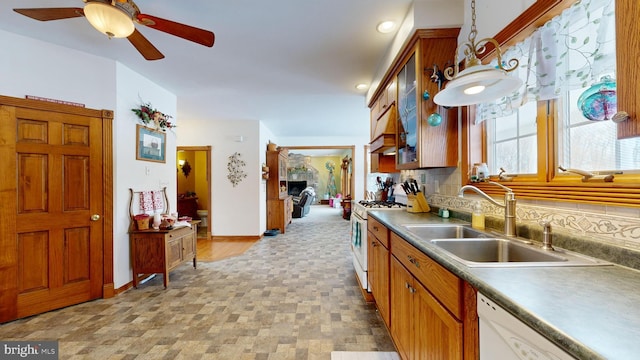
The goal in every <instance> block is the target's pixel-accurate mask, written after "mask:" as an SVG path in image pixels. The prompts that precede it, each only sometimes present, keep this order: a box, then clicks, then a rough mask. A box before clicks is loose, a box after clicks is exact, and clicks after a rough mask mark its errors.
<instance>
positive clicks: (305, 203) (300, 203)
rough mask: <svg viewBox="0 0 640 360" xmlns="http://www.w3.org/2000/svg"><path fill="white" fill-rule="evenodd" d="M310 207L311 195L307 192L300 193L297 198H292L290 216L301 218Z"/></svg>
mask: <svg viewBox="0 0 640 360" xmlns="http://www.w3.org/2000/svg"><path fill="white" fill-rule="evenodd" d="M310 207H311V197H310V196H309V194H308V193H304V194H302V195H301V196H300V197H298V198H294V199H293V213H292V214H291V216H292V217H293V218H296V219H297V218H301V217H304V216H305V215H306V214H307V213H308V212H309V208H310Z"/></svg>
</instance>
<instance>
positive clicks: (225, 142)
mask: <svg viewBox="0 0 640 360" xmlns="http://www.w3.org/2000/svg"><path fill="white" fill-rule="evenodd" d="M260 129H261V125H260V122H259V121H257V120H213V119H181V122H180V124H179V127H178V133H179V134H180V137H179V139H178V145H179V146H211V147H212V151H211V183H212V184H211V202H212V203H211V212H210V213H209V217H210V219H211V232H212V235H213V236H256V235H260V234H262V233H263V232H264V230H265V228H266V205H264V204H263V203H264V202H265V201H266V200H265V199H266V197H265V195H264V191H263V188H264V185H262V173H261V167H262V163H263V162H265V155H264V152H265V151H266V143H265V144H262V142H263V141H264V139H263V138H262V137H261V134H260ZM240 137H242V141H240ZM235 152H238V153H240V154H241V159H242V160H243V161H244V162H245V163H246V167H245V169H244V171H245V173H247V177H246V178H244V179H243V180H242V181H241V182H240V183H239V184H238V185H237V186H236V187H233V185H232V184H231V182H229V180H228V179H227V173H228V172H227V163H228V161H229V156H231V155H233V153H235ZM174 171H175V170H174Z"/></svg>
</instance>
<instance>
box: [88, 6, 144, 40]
mask: <svg viewBox="0 0 640 360" xmlns="http://www.w3.org/2000/svg"><path fill="white" fill-rule="evenodd" d="M84 15H85V17H86V18H87V20H88V21H89V23H90V24H91V25H92V26H93V27H94V28H95V29H96V30H98V31H100V32H101V33H103V34H105V35H107V36H108V37H109V38H112V37H115V38H125V37H128V36H129V35H131V34H132V33H133V31H134V30H135V25H134V24H133V20H132V18H131V16H130V15H129V14H127V13H126V12H124V11H122V10H120V9H118V8H117V7H115V6H112V5H109V4H105V3H101V2H90V3H88V4H86V5H85V6H84Z"/></svg>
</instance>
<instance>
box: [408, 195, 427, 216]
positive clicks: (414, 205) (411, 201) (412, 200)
mask: <svg viewBox="0 0 640 360" xmlns="http://www.w3.org/2000/svg"><path fill="white" fill-rule="evenodd" d="M429 211H431V207H429V203H427V199H426V198H425V197H424V194H423V193H422V192H419V193H417V194H416V195H413V194H407V212H411V213H422V212H429Z"/></svg>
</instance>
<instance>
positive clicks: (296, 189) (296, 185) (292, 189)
mask: <svg viewBox="0 0 640 360" xmlns="http://www.w3.org/2000/svg"><path fill="white" fill-rule="evenodd" d="M306 187H307V182H306V181H289V195H293V196H300V193H301V192H302V190H304V189H305V188H306Z"/></svg>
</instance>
